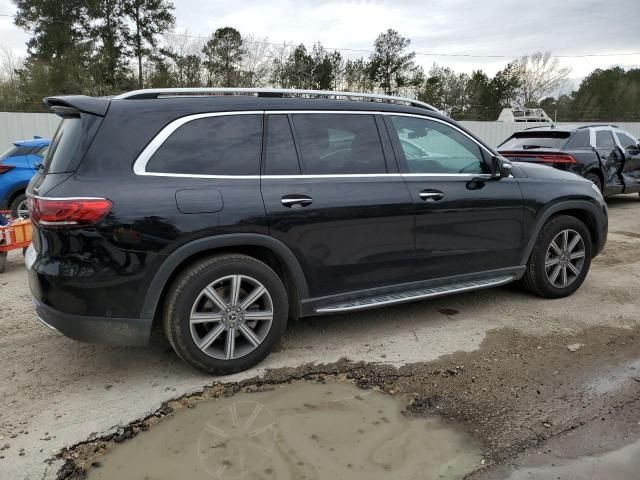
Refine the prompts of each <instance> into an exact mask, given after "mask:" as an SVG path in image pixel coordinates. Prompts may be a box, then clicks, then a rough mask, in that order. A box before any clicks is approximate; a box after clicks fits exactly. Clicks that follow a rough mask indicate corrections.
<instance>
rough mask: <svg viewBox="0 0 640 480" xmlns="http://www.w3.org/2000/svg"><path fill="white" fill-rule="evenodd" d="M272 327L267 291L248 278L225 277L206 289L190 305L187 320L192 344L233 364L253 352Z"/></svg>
mask: <svg viewBox="0 0 640 480" xmlns="http://www.w3.org/2000/svg"><path fill="white" fill-rule="evenodd" d="M272 323H273V301H272V300H271V295H270V294H269V291H268V290H267V289H266V288H265V286H264V285H262V283H260V282H259V281H258V280H256V279H255V278H252V277H249V276H247V275H228V276H225V277H222V278H219V279H217V280H215V281H214V282H213V283H210V284H209V285H207V286H206V287H205V288H204V290H202V291H201V292H200V294H199V295H198V296H197V298H196V300H195V302H194V303H193V306H192V308H191V314H190V317H189V327H190V330H191V337H192V338H193V341H194V342H195V344H196V345H197V346H198V348H199V349H200V350H201V351H202V352H204V353H205V354H206V355H209V356H210V357H213V358H216V359H219V360H233V359H236V358H240V357H243V356H245V355H247V354H249V353H251V352H252V351H254V350H255V349H256V348H258V346H259V345H260V344H261V343H262V342H263V341H264V339H265V338H266V336H267V334H268V333H269V330H270V329H271V324H272Z"/></svg>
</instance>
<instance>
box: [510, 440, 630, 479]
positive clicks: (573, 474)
mask: <svg viewBox="0 0 640 480" xmlns="http://www.w3.org/2000/svg"><path fill="white" fill-rule="evenodd" d="M639 469H640V442H636V443H633V444H631V445H628V446H626V447H624V448H621V449H620V450H615V451H613V452H609V453H605V454H604V455H599V456H592V457H583V458H578V459H576V460H572V461H570V462H568V463H567V464H566V465H562V466H555V467H554V466H547V467H536V468H525V469H522V470H518V471H517V472H514V473H513V474H512V475H511V476H510V477H509V479H508V480H556V479H557V478H561V479H562V480H583V479H585V478H590V479H594V480H595V479H599V478H601V479H606V480H630V479H632V478H638V470H639Z"/></svg>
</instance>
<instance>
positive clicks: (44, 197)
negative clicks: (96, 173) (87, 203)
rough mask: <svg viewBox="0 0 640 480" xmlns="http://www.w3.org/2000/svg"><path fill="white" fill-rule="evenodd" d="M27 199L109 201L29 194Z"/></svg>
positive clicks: (100, 198)
mask: <svg viewBox="0 0 640 480" xmlns="http://www.w3.org/2000/svg"><path fill="white" fill-rule="evenodd" d="M27 197H31V198H37V199H38V200H60V201H65V200H108V198H105V197H47V196H41V195H34V194H33V193H29V192H27Z"/></svg>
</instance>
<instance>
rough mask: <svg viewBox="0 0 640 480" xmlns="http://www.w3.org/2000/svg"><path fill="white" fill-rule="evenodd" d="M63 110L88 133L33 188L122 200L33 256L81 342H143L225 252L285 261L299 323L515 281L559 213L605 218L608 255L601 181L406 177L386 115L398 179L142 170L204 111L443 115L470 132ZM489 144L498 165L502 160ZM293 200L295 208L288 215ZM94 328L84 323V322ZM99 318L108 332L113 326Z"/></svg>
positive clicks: (49, 302)
mask: <svg viewBox="0 0 640 480" xmlns="http://www.w3.org/2000/svg"><path fill="white" fill-rule="evenodd" d="M94 100H95V101H94ZM105 102H106V103H105ZM51 103H54V101H53V100H51ZM55 103H56V104H58V105H61V104H65V103H66V104H68V105H69V106H72V107H74V108H76V109H81V110H82V111H83V112H85V113H83V114H82V115H83V116H89V117H88V119H87V120H86V123H87V125H89V127H90V128H89V130H90V132H91V135H92V138H91V139H90V140H91V141H87V143H86V145H87V147H86V153H84V154H83V156H82V159H81V161H79V162H78V164H77V165H74V168H73V169H72V171H69V172H65V173H56V174H48V173H46V172H44V173H39V174H37V175H36V176H35V177H34V179H33V180H32V181H31V183H30V185H29V188H28V193H29V194H30V195H35V196H41V197H49V198H51V197H53V198H69V197H72V198H76V197H100V198H106V199H109V200H110V201H111V202H112V203H113V206H112V208H111V210H110V211H109V213H108V214H107V215H106V216H105V217H104V218H103V219H102V220H100V221H99V222H98V223H97V224H96V225H95V226H92V227H85V228H57V227H56V228H49V227H46V226H42V225H40V226H38V225H36V226H34V242H33V247H34V248H35V250H36V252H37V253H36V255H35V259H34V261H33V263H32V264H31V265H30V268H29V282H30V287H31V291H32V293H33V295H34V297H35V299H36V302H37V311H38V314H39V315H40V316H41V317H42V319H43V320H45V321H46V322H47V323H50V324H51V325H52V326H54V327H56V328H59V329H60V330H61V331H63V333H65V334H67V335H69V336H71V337H73V338H77V339H80V340H87V341H90V340H93V341H106V342H111V343H125V344H127V338H129V340H130V343H129V344H134V343H135V344H138V343H144V340H145V339H146V337H147V336H148V333H149V331H150V328H151V324H152V321H153V319H154V317H156V316H157V315H158V312H159V309H160V307H162V305H163V301H164V293H165V292H166V289H167V288H168V286H169V285H170V283H171V281H172V280H173V278H174V277H175V275H176V274H177V272H179V271H180V270H181V269H182V268H184V267H185V266H186V265H188V264H189V263H190V262H193V261H194V260H195V259H199V258H203V257H205V256H208V255H212V254H215V253H216V252H219V251H230V250H234V249H236V250H238V251H242V252H245V253H246V252H249V253H251V252H256V255H258V254H260V255H261V258H266V259H272V260H273V261H274V262H276V263H277V264H278V265H279V267H280V268H281V269H282V272H283V274H284V275H286V277H287V281H286V284H287V288H288V289H289V288H290V290H289V296H290V301H291V302H293V305H292V309H291V312H292V314H293V315H294V316H299V315H312V314H316V312H315V308H316V307H317V306H319V305H322V304H326V303H329V302H331V301H334V300H335V299H340V298H353V297H357V296H363V295H369V294H370V293H371V292H372V291H385V292H386V291H397V290H398V289H401V288H405V287H406V285H408V284H412V285H417V284H420V285H422V284H438V283H442V282H443V281H447V279H450V278H453V277H456V278H481V277H482V276H486V275H490V274H493V273H492V272H494V273H495V272H496V271H500V272H509V274H511V275H513V278H517V277H518V276H519V275H521V273H522V271H523V265H524V264H525V262H526V259H527V258H528V256H529V252H530V251H531V248H532V243H531V242H532V240H535V236H536V235H537V231H539V229H540V228H541V227H542V225H543V223H544V221H545V220H546V219H548V218H549V216H550V215H552V214H554V213H558V212H559V211H562V210H563V209H564V210H572V211H576V210H580V211H584V212H585V215H591V216H593V232H594V240H595V242H596V244H597V245H598V247H597V248H596V252H598V251H600V250H601V249H602V247H603V245H604V242H605V241H606V206H605V205H604V202H603V201H602V197H601V196H600V195H599V194H597V193H596V192H594V190H593V189H592V188H591V184H590V183H589V182H586V181H585V180H583V179H580V178H578V177H576V176H575V175H573V174H570V173H567V172H562V171H559V170H553V169H550V168H546V167H540V166H536V165H526V164H514V169H513V176H512V177H509V178H503V179H489V178H488V177H487V175H485V176H484V178H483V179H481V180H479V181H474V179H473V176H466V177H465V176H464V175H463V176H461V177H457V178H452V177H447V176H434V175H432V176H428V175H427V176H410V175H403V174H402V173H401V172H400V169H399V167H398V164H397V158H396V157H395V155H394V151H393V149H392V146H391V140H390V137H389V134H388V132H387V130H386V128H385V123H384V122H383V121H382V119H381V117H382V116H384V115H378V116H376V117H375V118H376V120H375V125H376V126H377V127H376V128H377V129H378V130H379V134H380V142H381V148H382V152H383V153H382V155H383V157H384V164H385V169H386V172H381V173H380V174H370V175H350V174H345V175H326V176H323V175H315V176H314V175H304V173H305V172H304V171H302V172H301V173H302V175H297V174H296V175H279V176H278V175H276V176H268V175H265V172H264V165H262V166H261V168H262V170H260V171H261V172H262V175H245V176H237V177H226V178H225V177H224V175H221V176H217V177H216V176H214V175H213V176H212V175H210V176H205V175H202V176H197V175H196V176H189V175H186V176H185V175H183V176H177V175H170V174H169V175H164V174H162V173H160V174H155V175H144V174H141V175H139V174H135V173H134V172H133V166H134V162H135V160H136V159H137V158H138V157H139V155H140V154H141V153H142V152H143V151H144V150H145V148H146V147H147V145H149V144H150V142H151V141H152V140H153V138H154V137H155V136H156V135H157V134H158V132H160V131H161V130H162V129H163V128H164V127H165V126H167V125H169V124H170V123H171V122H173V121H174V120H176V119H179V118H181V117H184V116H187V115H196V114H203V113H215V112H243V111H251V112H263V111H276V112H277V111H282V112H285V111H314V110H324V111H331V112H340V111H356V112H358V111H362V112H394V113H404V114H411V115H419V116H422V117H426V118H436V119H438V120H440V121H442V122H445V123H447V124H450V125H453V126H455V127H456V128H458V129H459V130H460V131H463V132H466V131H465V130H464V129H463V128H462V127H459V126H457V124H456V123H455V122H453V121H452V120H451V119H449V118H447V117H445V116H443V115H440V114H438V113H435V112H430V111H428V110H426V109H420V108H414V107H407V106H402V105H390V104H382V103H373V102H356V101H337V100H302V99H283V98H251V97H241V96H237V97H236V96H229V97H201V98H157V99H136V100H112V101H108V100H104V99H87V97H72V98H68V99H67V98H66V97H56V99H55ZM101 115H104V117H102V116H101ZM91 116H94V117H95V118H94V119H91V118H90V117H91ZM265 116H268V115H265ZM280 116H284V115H280ZM265 122H266V120H265ZM466 133H467V134H468V132H466ZM468 135H469V136H471V134H468ZM262 141H263V148H262V157H261V161H262V162H264V150H265V148H264V139H263V140H262ZM477 143H478V144H479V145H482V147H481V148H482V150H483V152H484V153H483V154H486V159H485V160H486V162H489V161H490V159H491V156H492V155H493V154H495V152H494V151H493V150H491V149H490V148H489V147H488V146H487V145H486V144H484V143H482V142H481V141H477ZM296 146H297V148H298V147H299V141H298V139H297V141H296ZM592 153H593V152H592ZM424 189H437V190H440V191H442V192H443V193H444V194H445V196H444V197H443V199H442V200H441V201H439V202H425V201H423V200H421V199H420V197H419V196H418V194H419V192H420V191H422V190H424ZM294 197H300V198H299V199H298V200H300V203H299V204H297V205H293V204H292V205H291V206H285V205H284V204H283V200H296V198H294ZM308 200H311V202H309V201H308ZM296 201H297V200H296ZM285 203H286V202H285ZM84 319H86V322H87V325H88V326H83V327H77V328H76V327H74V325H76V324H79V323H81V322H85V320H84ZM103 320H104V322H105V323H106V324H108V325H112V326H110V327H104V328H103V327H102V326H101V325H100V322H101V321H103ZM127 324H130V326H131V330H130V332H129V333H126V332H127V331H128V330H127V328H128V327H126V325H127ZM109 329H111V330H113V335H111V336H110V335H108V334H107V333H105V331H106V330H109ZM118 332H119V333H118ZM123 332H124V333H123ZM120 333H122V335H120ZM123 335H124V337H126V338H124V339H123Z"/></svg>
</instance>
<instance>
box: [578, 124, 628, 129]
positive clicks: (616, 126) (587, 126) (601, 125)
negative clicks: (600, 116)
mask: <svg viewBox="0 0 640 480" xmlns="http://www.w3.org/2000/svg"><path fill="white" fill-rule="evenodd" d="M591 127H612V128H620V127H618V125H614V124H613V123H594V124H593V125H582V126H581V127H578V129H581V128H591Z"/></svg>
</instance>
